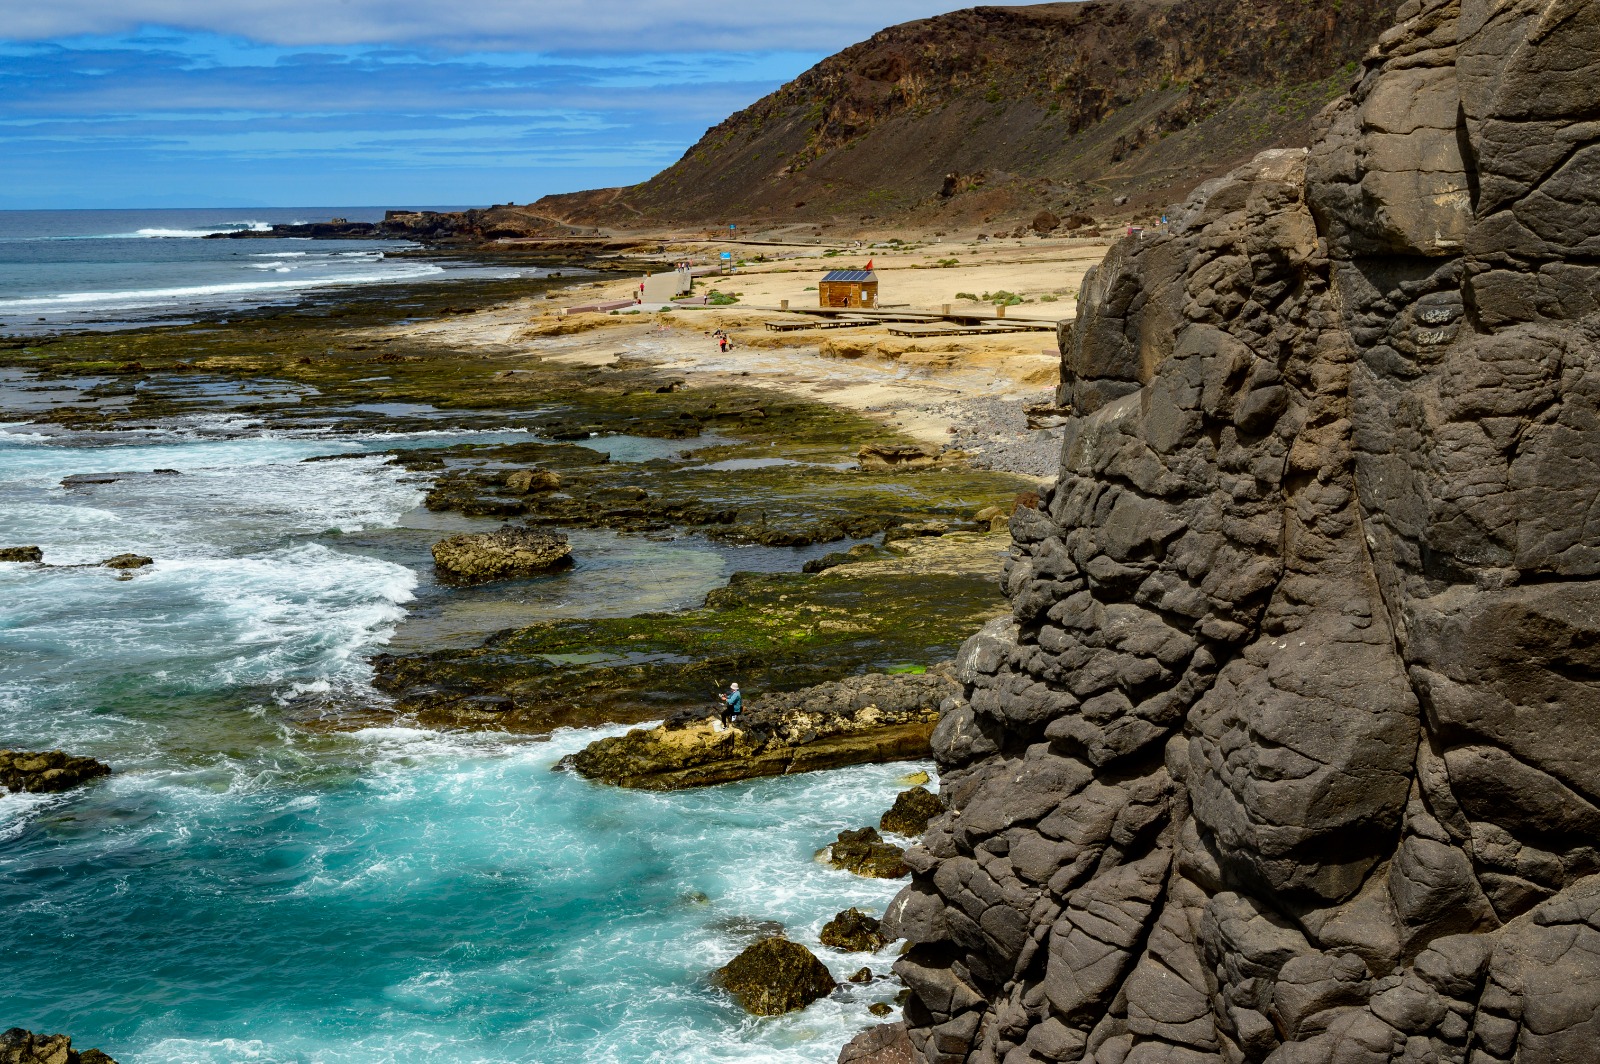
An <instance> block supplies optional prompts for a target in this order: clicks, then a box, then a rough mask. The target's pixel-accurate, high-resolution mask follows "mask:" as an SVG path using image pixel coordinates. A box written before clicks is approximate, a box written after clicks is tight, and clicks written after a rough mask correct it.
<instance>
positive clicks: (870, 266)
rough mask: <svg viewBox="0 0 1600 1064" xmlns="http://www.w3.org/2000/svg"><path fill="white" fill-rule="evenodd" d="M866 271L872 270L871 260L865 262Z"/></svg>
mask: <svg viewBox="0 0 1600 1064" xmlns="http://www.w3.org/2000/svg"><path fill="white" fill-rule="evenodd" d="M867 269H869V270H870V269H872V260H871V259H868V260H867Z"/></svg>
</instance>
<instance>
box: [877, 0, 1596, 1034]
mask: <svg viewBox="0 0 1600 1064" xmlns="http://www.w3.org/2000/svg"><path fill="white" fill-rule="evenodd" d="M1399 18H1400V19H1401V20H1402V21H1401V23H1400V25H1399V26H1397V27H1396V28H1394V29H1392V30H1391V31H1389V32H1388V33H1386V34H1385V35H1384V36H1383V37H1382V39H1381V41H1380V43H1379V45H1378V46H1377V48H1376V49H1375V50H1374V52H1373V53H1372V54H1371V55H1370V56H1369V57H1368V58H1367V59H1366V61H1365V64H1364V71H1363V73H1362V76H1361V77H1360V80H1359V82H1358V84H1357V86H1356V88H1355V90H1354V91H1353V93H1352V94H1351V95H1350V96H1349V97H1348V98H1346V99H1344V100H1342V101H1340V102H1338V103H1337V104H1335V105H1334V106H1332V107H1330V108H1329V109H1328V111H1326V112H1325V113H1324V114H1323V116H1322V118H1321V119H1320V122H1321V130H1320V133H1319V135H1318V136H1317V138H1316V140H1315V142H1314V145H1313V147H1312V148H1311V150H1310V152H1309V153H1306V152H1303V151H1282V152H1272V153H1267V154H1265V155H1264V156H1262V157H1261V158H1259V159H1258V160H1257V161H1255V162H1254V163H1252V164H1250V165H1247V166H1244V167H1242V168H1240V169H1238V170H1236V171H1235V172H1234V173H1232V174H1231V175H1229V176H1228V177H1226V178H1224V179H1220V180H1217V181H1214V182H1211V183H1208V184H1206V185H1204V186H1202V187H1201V188H1200V189H1199V190H1197V191H1196V192H1195V193H1194V194H1193V196H1192V197H1191V198H1190V199H1189V200H1188V201H1187V203H1186V204H1185V205H1184V206H1183V207H1182V208H1181V209H1180V210H1178V211H1177V212H1176V214H1175V215H1174V224H1173V225H1172V226H1171V227H1170V228H1169V229H1167V230H1164V231H1162V232H1161V233H1160V234H1159V235H1156V236H1153V237H1151V238H1149V239H1146V240H1144V241H1142V242H1141V241H1136V240H1129V241H1124V242H1123V243H1121V244H1120V245H1118V246H1117V247H1116V248H1114V249H1113V251H1112V252H1111V254H1110V256H1109V257H1108V258H1107V260H1106V261H1105V263H1104V264H1103V265H1102V266H1101V267H1100V268H1098V269H1097V270H1096V271H1095V272H1094V273H1093V274H1092V275H1091V276H1090V277H1089V278H1088V279H1087V281H1086V283H1085V286H1084V296H1083V302H1082V303H1081V305H1080V306H1081V310H1080V316H1079V318H1078V321H1077V324H1076V325H1075V326H1074V327H1071V328H1070V329H1068V330H1066V332H1065V335H1064V336H1063V342H1062V359H1063V371H1064V373H1063V384H1062V392H1063V395H1062V398H1063V400H1065V401H1068V402H1070V403H1071V404H1072V406H1073V408H1074V410H1075V412H1076V416H1075V417H1074V419H1073V421H1072V422H1071V424H1070V425H1069V427H1068V429H1067V438H1066V441H1065V446H1064V450H1063V455H1062V463H1061V470H1060V479H1059V482H1058V483H1057V484H1056V485H1055V487H1054V488H1053V489H1052V490H1051V491H1049V492H1048V493H1047V494H1046V495H1045V497H1044V499H1043V500H1042V501H1041V504H1040V508H1039V509H1036V510H1035V509H1024V510H1020V511H1018V513H1017V515H1016V516H1015V518H1014V519H1013V521H1012V529H1013V532H1014V535H1015V540H1016V546H1017V551H1016V557H1015V559H1014V561H1013V562H1012V564H1011V566H1010V569H1009V571H1008V575H1007V576H1006V588H1007V591H1008V593H1009V595H1010V598H1011V602H1012V605H1013V616H1012V617H1010V618H1006V619H1002V620H1000V621H997V622H994V623H992V624H991V625H989V626H988V627H987V628H985V629H984V630H983V631H982V632H981V633H980V634H979V635H977V636H976V637H974V638H973V639H972V640H971V641H970V642H969V643H968V645H967V646H966V647H965V648H964V650H963V652H962V655H961V657H960V659H959V663H958V668H959V671H960V678H961V679H962V681H963V682H964V684H965V688H964V695H963V697H962V698H960V699H958V700H952V701H951V702H950V703H947V704H946V706H945V708H944V713H943V717H942V720H941V723H940V726H939V728H938V730H937V732H936V734H935V736H934V749H935V753H936V756H937V758H938V759H939V761H940V764H941V770H942V782H941V791H942V793H943V795H944V797H945V798H946V800H947V802H948V804H949V806H950V811H949V812H948V813H947V814H945V815H944V816H942V817H940V818H938V819H936V820H935V821H934V822H933V824H932V825H931V826H930V829H929V831H928V833H927V835H926V836H925V837H924V840H923V842H922V844H921V845H920V846H916V847H913V848H911V850H909V851H908V853H907V855H906V861H907V863H908V864H910V865H911V866H912V868H913V870H914V873H915V876H914V880H913V882H912V884H911V885H910V886H909V887H908V888H907V889H906V890H905V891H903V892H902V893H901V894H900V895H899V896H898V897H897V898H896V900H895V901H894V902H893V904H892V905H891V906H890V908H889V912H888V914H887V916H886V920H885V925H886V930H887V931H889V932H890V933H894V934H898V935H901V936H904V937H905V938H907V939H909V940H910V942H911V944H912V946H911V949H910V950H909V952H908V953H906V954H905V956H904V957H902V959H901V960H900V961H899V963H898V964H897V966H896V967H897V970H898V972H899V973H900V975H901V976H902V977H903V978H904V979H905V981H906V983H907V984H908V985H909V986H910V987H911V988H912V991H913V993H912V997H911V1000H910V1003H909V1004H908V1005H907V1007H906V1019H907V1021H908V1025H909V1027H910V1034H911V1039H912V1043H913V1045H914V1046H915V1049H916V1052H917V1054H918V1055H919V1056H920V1058H921V1059H923V1060H927V1061H939V1062H954V1061H963V1060H966V1061H1005V1062H1006V1064H1025V1062H1034V1061H1078V1060H1084V1061H1093V1062H1095V1064H1156V1062H1160V1064H1169V1062H1170V1064H1179V1062H1182V1064H1200V1062H1204V1061H1267V1062H1270V1064H1310V1062H1333V1061H1339V1062H1351V1064H1355V1062H1374V1064H1376V1062H1379V1061H1400V1060H1405V1061H1416V1062H1424V1061H1428V1062H1452V1061H1471V1062H1474V1064H1490V1062H1508V1061H1518V1062H1521V1064H1546V1062H1557V1061H1563V1062H1580V1061H1594V1060H1596V1059H1600V1048H1597V1047H1600V915H1597V914H1600V874H1597V873H1600V757H1596V756H1595V752H1596V750H1597V749H1600V746H1597V739H1600V735H1597V733H1600V590H1597V584H1596V583H1595V580H1596V577H1597V576H1600V507H1597V505H1596V497H1597V491H1600V347H1597V342H1600V4H1595V3H1592V2H1590V0H1408V2H1407V3H1405V4H1404V5H1403V6H1402V8H1401V10H1400V12H1399Z"/></svg>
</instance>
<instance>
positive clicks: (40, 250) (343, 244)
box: [0, 207, 545, 334]
mask: <svg viewBox="0 0 1600 1064" xmlns="http://www.w3.org/2000/svg"><path fill="white" fill-rule="evenodd" d="M382 216H383V211H382V209H380V208H372V207H300V208H292V209H285V208H276V209H238V210H148V211H0V333H16V334H30V333H38V332H50V331H55V330H57V329H60V328H66V327H70V328H94V329H104V328H121V327H126V326H128V325H136V324H142V323H148V322H153V321H162V322H176V321H190V320H194V319H195V318H196V317H197V316H199V315H209V316H216V315H217V314H219V313H225V312H226V311H228V310H229V309H245V308H251V307H259V306H263V305H268V304H283V303H288V302H292V301H295V300H298V299H301V298H303V297H304V296H305V294H307V293H310V292H314V291H328V290H334V289H339V288H349V287H352V286H357V285H374V284H393V283H397V282H418V281H449V280H456V279H467V278H472V277H479V278H483V277H488V278H505V277H522V276H526V277H537V276H542V275H543V273H544V272H545V271H542V270H539V269H537V268H534V267H527V268H506V267H486V266H481V265H477V264H474V263H471V262H459V261H453V260H448V259H444V260H441V259H433V258H430V259H426V260H423V259H407V258H401V257H396V255H395V253H396V252H398V251H402V250H405V249H407V248H410V247H413V246H414V245H411V244H408V243H405V242H401V241H372V240H308V239H287V240H279V239H251V240H207V239H204V238H205V237H207V236H209V235H211V234H215V233H227V232H236V231H246V230H255V231H265V230H267V229H270V228H271V226H273V225H274V224H280V223H289V222H311V221H326V220H328V219H330V218H335V217H338V218H345V219H347V220H349V221H374V220H377V219H379V218H381V217H382Z"/></svg>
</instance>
